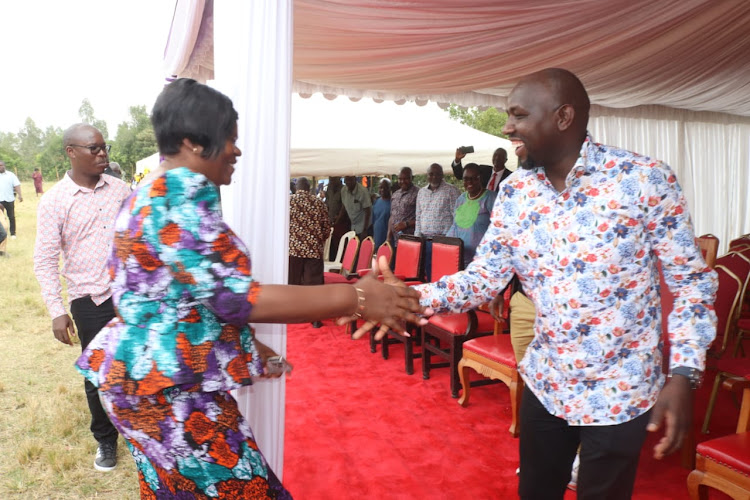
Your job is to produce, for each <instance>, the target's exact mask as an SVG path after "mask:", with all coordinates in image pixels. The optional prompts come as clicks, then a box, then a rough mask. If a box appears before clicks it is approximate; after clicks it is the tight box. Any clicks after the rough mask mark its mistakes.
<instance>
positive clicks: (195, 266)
mask: <svg viewBox="0 0 750 500" xmlns="http://www.w3.org/2000/svg"><path fill="white" fill-rule="evenodd" d="M151 119H152V122H153V125H154V132H155V134H156V139H157V142H158V145H159V151H160V153H161V154H162V155H163V156H164V158H165V160H164V162H163V163H162V164H161V165H160V166H159V168H158V169H156V170H154V171H153V172H151V175H149V176H147V177H146V178H145V179H144V180H143V181H142V182H141V183H140V184H139V185H138V188H137V189H136V190H135V191H134V192H133V193H132V195H131V196H130V197H129V198H128V199H127V200H126V201H125V203H124V204H123V208H122V210H121V212H120V214H119V215H118V217H117V221H116V223H115V240H114V245H113V251H112V256H111V259H110V273H111V275H112V276H113V279H114V281H113V285H112V288H113V299H114V302H115V306H116V311H117V317H116V318H115V319H114V320H113V321H112V322H110V323H109V324H108V325H107V326H106V327H105V328H104V329H103V330H102V331H101V332H100V333H99V334H98V335H97V336H96V338H95V339H94V340H93V341H92V342H91V343H90V344H89V346H88V348H87V349H86V350H85V351H84V353H83V355H82V356H81V357H80V358H79V360H78V362H77V364H76V366H77V368H78V369H79V371H80V372H81V373H82V374H83V375H84V376H85V377H86V378H87V379H89V380H90V381H91V382H92V383H94V384H95V385H97V386H98V388H99V393H100V396H101V398H102V402H103V404H104V408H105V409H106V411H107V413H108V415H109V417H110V419H111V420H112V423H113V424H114V425H115V427H117V429H118V431H120V434H122V436H123V437H124V438H125V439H126V441H127V444H128V447H129V448H130V450H131V453H132V454H133V457H134V458H135V462H136V465H137V468H138V476H139V481H140V492H141V498H149V499H150V498H160V499H161V498H180V499H183V498H184V499H192V498H227V499H234V498H237V499H239V498H243V499H244V498H291V495H290V494H289V492H288V491H286V489H284V487H283V486H282V485H281V483H280V482H279V480H278V479H277V478H276V476H275V475H274V473H273V472H272V471H271V470H270V468H269V466H268V464H267V463H266V460H265V459H264V457H263V455H262V453H261V452H260V451H259V450H258V446H257V445H256V443H255V440H254V438H253V434H252V431H251V429H250V427H249V425H248V424H247V422H246V421H245V420H244V418H243V417H242V415H241V414H240V412H239V410H238V407H237V403H236V401H235V400H234V398H233V397H232V396H231V394H230V392H229V391H231V390H233V389H238V388H240V387H242V386H244V385H249V384H251V383H252V380H251V379H252V377H255V376H263V375H264V361H265V359H267V357H268V356H269V355H272V354H273V352H272V351H271V350H270V349H269V348H267V347H265V346H263V345H262V344H260V343H258V342H257V341H256V340H255V339H254V336H253V330H252V328H251V327H249V326H248V323H264V322H265V323H272V322H273V323H296V322H311V321H316V320H321V319H325V318H331V317H347V318H351V317H352V316H359V317H362V318H365V319H370V320H374V321H378V322H381V323H382V324H383V325H384V327H386V326H387V327H391V328H393V327H395V328H399V323H400V322H401V321H403V320H410V321H420V319H419V317H418V316H417V315H416V314H415V313H421V312H424V311H423V309H422V308H420V307H419V305H418V302H417V299H418V294H417V293H416V292H414V291H412V290H411V289H408V288H406V287H400V286H397V287H394V286H390V285H387V284H384V283H381V282H378V281H377V280H376V279H373V278H369V279H368V278H367V277H365V278H363V279H361V280H359V281H358V282H357V284H356V285H325V289H321V287H315V286H285V285H261V284H259V283H258V282H257V281H254V280H253V278H252V275H251V266H250V258H249V256H248V251H247V248H246V247H245V245H244V244H243V243H242V241H240V239H239V238H238V237H237V236H236V235H235V234H234V232H232V230H231V229H230V228H229V227H228V226H227V225H226V224H225V223H224V221H223V220H222V219H221V213H220V204H219V194H218V189H217V187H218V186H219V185H222V184H229V182H230V181H231V177H232V173H233V172H234V164H235V163H236V161H237V157H238V156H240V155H241V152H240V150H239V148H237V146H236V144H235V142H236V140H237V112H236V111H235V110H234V108H233V106H232V102H231V100H230V99H229V98H228V97H226V96H225V95H223V94H221V93H220V92H218V91H216V90H214V89H211V88H210V87H207V86H205V85H201V84H199V83H197V82H195V81H194V80H190V79H179V80H176V81H175V82H173V83H171V84H170V85H168V86H167V87H166V88H165V89H164V91H162V93H161V95H160V96H159V98H158V99H157V100H156V104H155V105H154V110H153V115H152V118H151ZM381 269H382V270H383V271H385V272H386V273H387V272H388V271H387V266H381ZM289 304H294V307H289ZM427 312H429V311H427Z"/></svg>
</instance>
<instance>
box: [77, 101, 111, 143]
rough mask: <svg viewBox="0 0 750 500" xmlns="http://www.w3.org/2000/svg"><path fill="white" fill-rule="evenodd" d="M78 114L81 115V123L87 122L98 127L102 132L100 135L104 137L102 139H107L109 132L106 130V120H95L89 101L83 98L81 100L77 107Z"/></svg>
mask: <svg viewBox="0 0 750 500" xmlns="http://www.w3.org/2000/svg"><path fill="white" fill-rule="evenodd" d="M78 116H80V117H81V121H82V122H83V123H88V124H89V125H93V126H94V127H96V128H98V129H99V132H101V133H102V137H104V140H107V137H109V132H108V130H107V122H105V121H104V120H97V119H96V117H95V116H94V107H93V106H92V105H91V102H90V101H89V100H88V99H84V100H83V101H82V102H81V107H80V108H78Z"/></svg>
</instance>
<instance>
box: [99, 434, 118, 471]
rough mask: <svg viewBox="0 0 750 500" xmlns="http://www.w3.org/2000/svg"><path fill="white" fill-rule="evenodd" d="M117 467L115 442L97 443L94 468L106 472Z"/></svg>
mask: <svg viewBox="0 0 750 500" xmlns="http://www.w3.org/2000/svg"><path fill="white" fill-rule="evenodd" d="M115 467H117V441H115V442H114V443H106V442H102V443H99V447H98V448H97V449H96V459H95V460H94V468H95V469H96V470H98V471H102V472H108V471H111V470H112V469H114V468H115Z"/></svg>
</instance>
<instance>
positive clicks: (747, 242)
mask: <svg viewBox="0 0 750 500" xmlns="http://www.w3.org/2000/svg"><path fill="white" fill-rule="evenodd" d="M746 246H750V233H749V234H743V235H742V236H740V237H739V238H735V239H733V240H732V241H730V242H729V251H730V252H731V251H732V250H736V249H737V248H740V247H746Z"/></svg>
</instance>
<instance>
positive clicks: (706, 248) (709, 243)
mask: <svg viewBox="0 0 750 500" xmlns="http://www.w3.org/2000/svg"><path fill="white" fill-rule="evenodd" d="M695 241H696V243H698V247H699V248H700V249H701V253H702V254H703V259H704V260H705V261H706V264H708V267H710V268H711V269H713V267H714V265H716V254H717V253H718V251H719V238H717V237H716V236H714V235H713V234H704V235H701V236H698V237H697V238H696V239H695Z"/></svg>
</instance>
